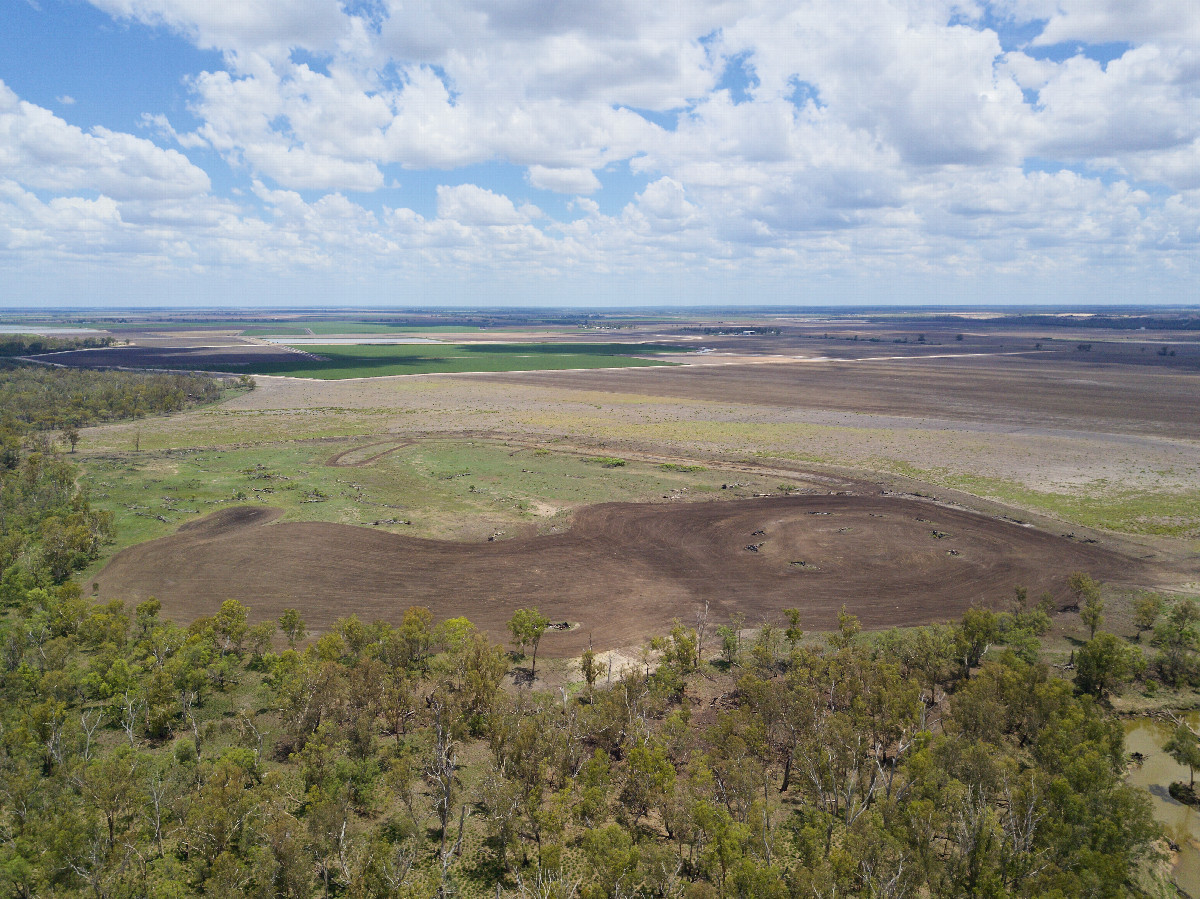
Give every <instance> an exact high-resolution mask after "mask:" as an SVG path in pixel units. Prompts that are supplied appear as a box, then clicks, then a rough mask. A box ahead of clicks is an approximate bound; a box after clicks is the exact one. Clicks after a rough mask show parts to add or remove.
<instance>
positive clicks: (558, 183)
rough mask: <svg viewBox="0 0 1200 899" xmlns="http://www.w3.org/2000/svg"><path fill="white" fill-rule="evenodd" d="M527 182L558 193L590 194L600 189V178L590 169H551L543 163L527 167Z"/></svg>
mask: <svg viewBox="0 0 1200 899" xmlns="http://www.w3.org/2000/svg"><path fill="white" fill-rule="evenodd" d="M529 183H530V184H532V185H533V186H534V187H536V188H538V189H540V190H552V191H555V192H557V193H560V194H576V195H579V194H591V193H595V192H596V191H598V190H599V189H600V179H599V178H597V177H596V173H595V172H593V171H592V170H591V169H551V168H547V167H546V166H544V165H531V166H530V167H529Z"/></svg>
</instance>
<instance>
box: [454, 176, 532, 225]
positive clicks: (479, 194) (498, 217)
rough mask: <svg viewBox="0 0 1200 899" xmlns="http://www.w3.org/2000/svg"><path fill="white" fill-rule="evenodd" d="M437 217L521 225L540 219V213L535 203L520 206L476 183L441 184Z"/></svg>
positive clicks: (476, 223)
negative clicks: (452, 185) (448, 185)
mask: <svg viewBox="0 0 1200 899" xmlns="http://www.w3.org/2000/svg"><path fill="white" fill-rule="evenodd" d="M437 210H438V218H441V219H449V220H451V221H455V222H458V223H459V224H461V225H481V226H493V225H520V224H524V223H525V222H528V221H529V220H530V219H533V218H537V217H538V216H539V215H540V214H541V212H540V210H538V208H537V207H536V206H528V205H527V206H522V207H521V208H520V209H517V208H516V207H515V206H514V205H513V201H512V200H510V199H509V198H508V197H506V196H504V195H503V194H496V193H492V191H490V190H487V189H485V188H482V187H478V186H476V185H474V184H459V185H456V186H454V187H447V186H446V185H444V184H443V185H440V186H439V187H438V189H437Z"/></svg>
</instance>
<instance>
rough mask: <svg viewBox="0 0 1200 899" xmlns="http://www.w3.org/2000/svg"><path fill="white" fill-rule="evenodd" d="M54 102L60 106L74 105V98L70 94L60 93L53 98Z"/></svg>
mask: <svg viewBox="0 0 1200 899" xmlns="http://www.w3.org/2000/svg"><path fill="white" fill-rule="evenodd" d="M54 102H55V103H58V104H60V105H62V106H74V105H75V98H74V97H72V96H71V95H70V94H61V95H60V96H57V97H55V98H54Z"/></svg>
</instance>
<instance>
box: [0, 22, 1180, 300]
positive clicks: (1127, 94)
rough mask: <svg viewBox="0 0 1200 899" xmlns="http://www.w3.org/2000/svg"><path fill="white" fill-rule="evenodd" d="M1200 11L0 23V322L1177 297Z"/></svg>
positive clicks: (1169, 298)
mask: <svg viewBox="0 0 1200 899" xmlns="http://www.w3.org/2000/svg"><path fill="white" fill-rule="evenodd" d="M1198 249H1200V3H1196V2H1195V0H1138V2H1130V0H995V2H971V0H963V2H954V0H853V2H847V0H785V2H779V0H686V2H675V0H653V2H648V0H604V2H597V0H91V2H85V0H0V306H4V307H43V306H44V307H51V306H54V307H64V306H65V307H75V306H89V305H105V306H124V307H136V306H171V305H179V306H188V305H203V306H254V305H388V304H394V305H399V306H437V305H454V306H494V305H506V304H511V305H521V306H532V305H549V306H566V305H588V306H605V305H618V306H630V305H670V304H683V305H699V304H721V305H739V304H745V305H765V304H785V305H810V304H811V305H834V304H840V303H845V304H890V303H895V304H905V305H911V304H922V303H930V304H955V305H958V304H973V303H980V304H983V303H986V304H997V303H1004V304H1021V303H1037V304H1059V303H1064V304H1065V303H1087V304H1104V303H1119V304H1136V303H1195V302H1200V290H1198V286H1200V259H1198V255H1197V251H1198Z"/></svg>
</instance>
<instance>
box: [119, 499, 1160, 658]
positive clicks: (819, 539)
mask: <svg viewBox="0 0 1200 899" xmlns="http://www.w3.org/2000/svg"><path fill="white" fill-rule="evenodd" d="M278 515H279V513H278V512H277V511H276V510H274V509H271V508H268V507H262V506H258V507H237V508H230V509H226V510H223V511H221V512H217V513H214V514H213V515H210V516H208V517H206V518H204V519H202V520H199V521H196V522H194V523H191V524H189V525H186V526H184V527H182V528H180V529H179V531H178V532H177V533H175V534H173V535H171V536H169V537H164V538H161V539H158V540H153V541H149V542H146V543H142V544H138V545H136V546H133V547H130V548H128V549H126V550H124V551H122V552H121V553H119V554H118V555H117V556H116V557H115V558H114V559H113V560H112V561H111V562H110V563H109V565H108V566H107V567H106V568H105V569H104V570H103V571H102V572H101V573H100V574H99V575H97V576H96V578H95V581H96V582H97V584H98V587H99V598H100V599H103V600H108V599H123V600H125V601H127V602H130V603H136V602H140V601H142V600H144V599H146V598H148V597H149V596H151V595H153V596H156V597H157V598H158V599H159V600H160V601H161V602H162V604H163V609H164V612H165V613H166V614H167V615H168V616H171V617H173V618H175V619H176V620H180V621H187V620H191V619H192V618H193V617H195V616H197V615H203V614H211V613H212V612H214V611H216V609H217V608H218V606H219V605H220V603H221V602H222V601H223V600H225V599H227V598H236V599H239V600H241V601H242V602H244V603H246V604H247V605H248V606H250V607H251V609H252V612H253V615H254V617H255V618H256V619H259V620H264V619H273V618H275V617H277V616H278V615H279V614H280V613H281V612H282V611H283V609H285V608H289V607H294V608H297V609H299V610H301V612H302V614H303V615H304V617H305V618H306V619H307V620H308V622H309V624H310V627H314V628H316V629H318V630H320V629H324V628H326V627H328V626H329V625H330V624H331V623H332V622H333V621H335V620H336V619H337V618H339V617H344V616H348V615H350V614H356V615H358V616H359V617H360V618H363V619H365V620H374V619H383V620H387V621H391V622H393V623H398V622H399V621H400V619H401V617H402V615H403V612H404V610H405V609H406V608H408V607H409V606H412V605H423V606H427V607H429V608H430V609H431V610H432V612H433V613H434V615H435V617H437V618H438V619H444V618H447V617H452V616H458V615H462V616H466V617H468V618H469V619H470V620H471V621H473V622H474V623H475V624H476V625H477V626H478V627H480V628H481V629H483V630H485V631H487V632H488V633H489V634H490V635H491V636H492V637H493V638H495V639H498V640H504V639H506V637H507V632H506V623H507V621H508V619H509V618H510V617H511V615H512V612H513V611H514V610H515V609H517V608H521V607H528V606H536V607H538V608H539V609H541V611H542V612H544V613H545V614H546V615H548V616H549V617H550V619H551V620H552V621H568V622H570V623H571V625H572V629H571V630H569V631H562V632H559V631H551V632H548V635H547V638H546V639H545V641H544V643H543V649H542V651H543V653H544V654H546V655H548V656H558V657H569V656H574V655H578V653H579V652H580V651H581V650H582V649H583V648H584V647H585V646H587V644H588V641H589V639H590V640H592V641H593V642H594V644H595V646H596V648H597V649H610V648H615V647H621V646H629V645H635V644H637V643H640V642H641V640H642V639H643V638H644V637H645V636H646V635H647V634H655V633H662V632H664V631H665V630H666V629H668V628H669V627H670V623H671V621H672V620H673V619H675V618H680V619H682V620H685V621H694V619H695V615H696V611H697V608H698V606H700V605H702V604H703V603H705V602H708V603H709V604H710V619H709V620H710V621H712V622H713V623H721V622H724V621H728V620H729V619H730V616H731V615H732V614H734V613H736V612H741V613H744V614H745V615H746V623H747V625H748V626H754V625H757V624H759V623H761V622H762V621H763V620H766V619H771V618H776V619H778V618H779V617H780V616H779V613H780V612H781V610H782V609H784V608H788V607H792V606H795V607H798V608H800V609H801V610H802V617H803V623H804V626H805V627H806V628H809V629H828V628H830V627H832V626H833V624H834V622H835V619H836V614H837V611H838V609H839V608H840V607H841V606H842V605H843V604H845V606H846V607H847V608H848V609H849V610H850V611H851V612H853V613H854V614H856V615H858V616H859V617H860V618H861V620H862V622H863V624H864V625H865V626H867V627H886V626H891V625H914V624H921V623H927V622H933V621H942V620H947V619H951V618H954V617H957V616H959V615H961V613H962V612H963V610H965V609H966V608H967V607H969V606H970V605H972V604H974V603H991V604H995V603H999V602H1001V601H1003V600H1004V599H1006V598H1007V597H1010V596H1011V595H1012V589H1013V587H1014V586H1015V585H1017V584H1022V585H1025V586H1027V587H1028V588H1029V589H1030V591H1031V595H1032V596H1038V595H1040V594H1041V593H1042V592H1043V591H1045V590H1049V591H1052V592H1053V593H1054V594H1055V595H1056V596H1057V597H1059V598H1060V599H1064V598H1065V597H1066V589H1065V588H1066V579H1067V576H1068V574H1069V573H1070V572H1072V571H1076V570H1086V571H1088V572H1090V573H1092V574H1093V575H1094V576H1095V577H1098V578H1100V579H1103V580H1105V581H1109V582H1113V583H1119V584H1124V585H1129V586H1135V585H1142V584H1144V583H1146V582H1148V581H1152V580H1153V578H1154V577H1155V572H1154V571H1153V570H1152V568H1151V566H1150V565H1149V563H1147V562H1145V561H1142V560H1140V559H1136V558H1132V557H1130V556H1127V555H1124V554H1122V553H1121V552H1118V551H1116V550H1115V549H1112V548H1109V547H1107V546H1102V545H1098V544H1094V543H1086V542H1080V541H1076V540H1072V539H1068V538H1065V537H1061V536H1057V535H1054V534H1049V533H1046V532H1043V531H1040V530H1037V529H1035V528H1032V527H1028V526H1022V525H1019V524H1015V523H1013V522H1010V521H1005V520H1002V519H998V518H994V517H988V516H984V515H980V514H977V513H974V512H970V511H966V510H964V509H959V508H951V507H947V506H944V505H939V504H935V503H932V502H929V501H925V500H921V499H914V498H911V497H897V496H886V495H881V494H878V493H875V494H858V495H851V494H835V495H830V494H810V495H801V496H789V497H771V498H760V499H750V500H739V501H729V502H712V503H688V504H661V505H659V504H630V503H606V504H601V505H596V506H590V507H586V508H583V509H580V510H578V511H577V512H576V513H575V516H574V522H573V526H572V527H571V528H570V530H568V531H566V532H564V533H560V534H552V535H530V536H523V537H519V538H514V539H511V540H500V541H496V542H485V543H464V542H452V541H438V540H427V539H418V538H412V537H404V536H400V535H396V534H390V533H381V532H378V531H374V530H369V529H366V528H361V527H350V526H346V525H339V524H331V523H323V522H276V520H275V519H277V518H278Z"/></svg>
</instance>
